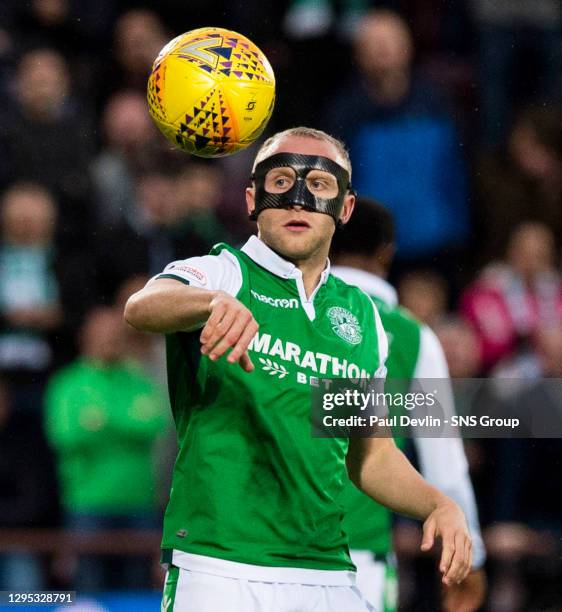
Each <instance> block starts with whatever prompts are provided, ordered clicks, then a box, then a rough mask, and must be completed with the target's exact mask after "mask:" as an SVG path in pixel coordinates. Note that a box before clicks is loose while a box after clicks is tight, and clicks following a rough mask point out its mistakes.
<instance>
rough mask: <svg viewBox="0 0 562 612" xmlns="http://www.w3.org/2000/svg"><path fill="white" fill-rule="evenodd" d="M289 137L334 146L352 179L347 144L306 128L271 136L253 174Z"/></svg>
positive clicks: (260, 149)
mask: <svg viewBox="0 0 562 612" xmlns="http://www.w3.org/2000/svg"><path fill="white" fill-rule="evenodd" d="M289 136H296V137H299V138H312V139H314V140H322V141H324V142H327V143H329V144H331V145H333V146H334V147H335V149H336V151H337V152H338V153H339V155H340V157H341V159H342V162H343V164H342V165H343V167H344V168H345V169H346V170H347V171H348V172H349V178H350V179H351V160H350V159H349V153H348V151H347V148H346V146H345V144H344V143H343V142H342V141H341V140H338V139H337V138H334V137H333V136H330V134H326V132H323V131H322V130H316V129H314V128H309V127H304V126H300V127H293V128H289V129H288V130H283V131H282V132H277V134H273V136H270V137H269V138H268V139H267V140H266V141H265V142H264V143H263V144H262V145H261V147H260V148H259V150H258V152H257V154H256V159H255V160H254V165H253V167H252V172H253V171H254V170H255V169H256V166H257V165H258V164H259V163H260V162H261V161H263V160H264V159H266V158H267V157H269V156H270V155H271V150H272V149H273V148H274V147H275V146H276V145H277V143H278V142H279V141H280V140H283V139H284V138H287V137H289Z"/></svg>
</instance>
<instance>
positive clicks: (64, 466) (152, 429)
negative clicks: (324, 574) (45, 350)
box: [46, 359, 166, 513]
mask: <svg viewBox="0 0 562 612" xmlns="http://www.w3.org/2000/svg"><path fill="white" fill-rule="evenodd" d="M165 425H166V415H165V409H164V400H163V397H162V395H161V393H160V392H159V391H158V390H157V389H156V387H155V386H154V385H153V383H152V382H151V381H150V380H149V379H148V378H147V377H146V376H145V375H144V374H143V373H141V371H140V369H139V368H137V367H135V366H134V365H132V364H129V363H124V362H123V363H116V364H112V365H105V366H104V365H102V364H99V363H96V362H93V361H88V360H85V359H80V360H77V361H76V362H74V363H72V364H71V365H69V366H67V367H65V368H63V369H62V370H60V371H59V372H57V373H56V374H55V375H54V376H53V377H52V378H51V380H50V382H49V385H48V388H47V392H46V431H47V435H48V437H49V440H50V442H51V444H52V446H53V447H54V449H55V450H56V452H57V454H58V467H59V474H60V482H61V485H62V501H63V506H64V508H65V509H66V510H67V511H72V512H104V513H116V512H117V513H121V512H128V511H134V510H149V509H153V507H154V499H155V490H154V474H153V462H152V448H153V443H154V440H155V438H156V437H157V436H158V435H159V434H160V433H162V431H163V429H164V427H165Z"/></svg>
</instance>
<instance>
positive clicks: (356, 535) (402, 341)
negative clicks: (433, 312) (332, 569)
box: [342, 296, 421, 556]
mask: <svg viewBox="0 0 562 612" xmlns="http://www.w3.org/2000/svg"><path fill="white" fill-rule="evenodd" d="M371 297H372V299H373V301H374V302H375V303H376V305H377V308H378V311H379V314H380V317H381V321H382V324H383V327H384V329H385V331H386V334H387V336H388V342H389V350H388V357H387V360H386V368H387V384H386V388H385V391H389V386H391V385H392V384H393V383H394V384H397V385H403V384H404V383H405V382H407V381H409V380H411V379H412V378H413V376H414V371H415V368H416V364H417V361H418V355H419V350H420V338H421V324H420V323H418V321H416V320H415V319H414V318H413V317H412V316H411V315H410V314H408V312H407V311H406V310H404V309H403V308H401V307H399V306H389V305H387V304H386V303H384V302H383V301H382V300H380V299H378V298H377V297H375V296H371ZM407 390H408V389H404V391H407ZM390 413H391V414H392V413H393V412H392V409H390ZM396 443H397V444H398V446H401V445H402V440H400V439H399V438H396ZM342 503H343V504H344V507H345V518H344V521H343V525H344V530H345V532H346V533H347V536H348V538H349V547H350V548H351V549H352V550H370V551H372V552H373V553H375V554H377V555H380V556H384V555H386V554H387V553H389V552H390V550H391V547H392V542H391V527H392V513H391V512H390V510H388V509H387V508H385V507H384V506H381V505H380V504H377V503H376V502H374V501H373V500H372V499H371V498H370V497H368V496H367V495H365V494H364V493H362V492H361V491H360V490H359V489H357V488H356V487H355V486H354V485H353V484H352V483H351V482H348V484H347V486H346V488H345V492H344V496H343V502H342Z"/></svg>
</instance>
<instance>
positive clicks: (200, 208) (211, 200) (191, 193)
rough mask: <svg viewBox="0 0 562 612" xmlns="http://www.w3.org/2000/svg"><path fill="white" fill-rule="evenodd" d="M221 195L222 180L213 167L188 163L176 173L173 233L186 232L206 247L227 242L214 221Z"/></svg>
mask: <svg viewBox="0 0 562 612" xmlns="http://www.w3.org/2000/svg"><path fill="white" fill-rule="evenodd" d="M223 192H224V177H223V175H222V173H221V171H220V169H219V166H216V165H213V166H212V165H207V164H201V163H191V164H189V165H187V166H185V167H184V169H183V170H182V171H181V172H180V173H179V175H178V176H177V178H176V180H175V184H174V195H175V197H176V199H177V207H178V208H177V214H178V222H177V224H176V226H177V229H178V230H179V231H181V230H182V229H185V230H189V231H190V232H191V233H193V234H195V235H196V236H198V237H199V238H200V239H201V241H202V242H204V243H205V244H206V245H207V249H206V250H210V248H211V247H212V246H213V245H214V244H216V243H217V242H230V240H231V238H230V235H229V231H228V230H227V229H226V227H225V226H224V225H223V224H222V222H221V221H220V220H219V217H218V210H219V205H220V203H221V202H222V198H223Z"/></svg>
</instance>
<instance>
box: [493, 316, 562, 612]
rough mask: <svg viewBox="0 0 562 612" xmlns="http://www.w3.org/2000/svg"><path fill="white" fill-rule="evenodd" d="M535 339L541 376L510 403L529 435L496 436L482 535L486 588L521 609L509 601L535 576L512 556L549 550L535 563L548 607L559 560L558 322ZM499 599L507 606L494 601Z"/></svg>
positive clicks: (556, 599)
mask: <svg viewBox="0 0 562 612" xmlns="http://www.w3.org/2000/svg"><path fill="white" fill-rule="evenodd" d="M536 343H537V355H538V357H539V360H540V365H541V370H542V375H543V378H541V379H539V380H537V381H536V382H534V383H530V384H527V386H526V389H525V390H524V391H522V392H521V393H519V395H518V396H517V398H516V399H515V400H514V401H513V402H512V403H511V405H510V410H511V413H512V414H513V415H515V416H518V417H520V418H521V419H526V420H525V421H523V422H526V423H528V424H529V425H530V427H529V438H528V439H523V438H521V439H503V440H497V441H496V449H495V451H496V452H495V465H494V470H495V474H496V477H495V480H494V485H495V486H494V491H493V493H494V501H495V503H494V505H493V510H494V512H493V516H492V518H493V521H494V524H493V525H492V526H491V527H490V528H489V529H488V533H487V541H488V542H489V545H490V547H491V552H493V554H494V556H495V557H496V558H497V559H498V561H497V565H498V568H497V573H498V575H499V577H498V580H497V581H496V584H495V585H494V589H493V590H492V594H491V595H492V604H493V609H498V610H499V609H505V610H507V609H509V610H516V609H517V610H518V609H521V610H523V609H528V608H527V607H525V605H524V604H523V605H522V604H521V603H520V601H516V603H517V604H518V606H514V604H513V603H512V601H513V600H514V598H515V599H518V600H524V599H525V596H526V595H528V593H527V592H526V591H527V590H528V589H529V588H531V589H532V587H533V586H534V584H533V583H534V582H536V580H535V581H529V582H528V583H527V584H526V581H525V579H524V577H523V575H522V572H523V566H522V565H521V563H517V562H518V561H520V560H521V558H522V557H523V556H524V555H544V554H547V555H550V561H549V560H548V559H547V560H545V561H546V563H545V564H544V565H545V566H544V567H543V570H542V571H543V573H546V572H548V574H547V575H548V578H549V579H550V580H547V581H546V582H547V584H546V585H543V586H542V588H541V593H540V596H539V597H540V601H541V602H542V605H543V607H541V608H540V609H543V610H546V609H552V610H555V609H556V607H557V606H558V604H559V603H560V590H559V586H560V577H561V575H562V566H561V565H560V563H553V562H552V559H553V558H556V557H558V558H559V557H560V554H561V553H562V545H561V542H562V518H561V517H562V498H561V497H560V489H561V487H562V476H561V474H562V440H561V439H560V438H559V436H560V431H561V429H562V409H561V407H562V385H561V379H562V324H560V323H559V324H557V325H554V326H545V327H543V328H542V329H541V331H540V332H539V333H538V334H537V338H536ZM531 415H532V416H531ZM533 438H534V439H533ZM539 567H541V566H539ZM547 568H548V569H547ZM549 582H550V584H549ZM522 587H527V588H522ZM505 600H507V602H508V604H510V605H511V607H509V608H508V607H506V606H505V605H504V606H503V608H502V607H501V606H500V604H502V603H503V602H504V601H505ZM519 606H520V607H519ZM550 606H552V607H550ZM537 609H538V608H537Z"/></svg>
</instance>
